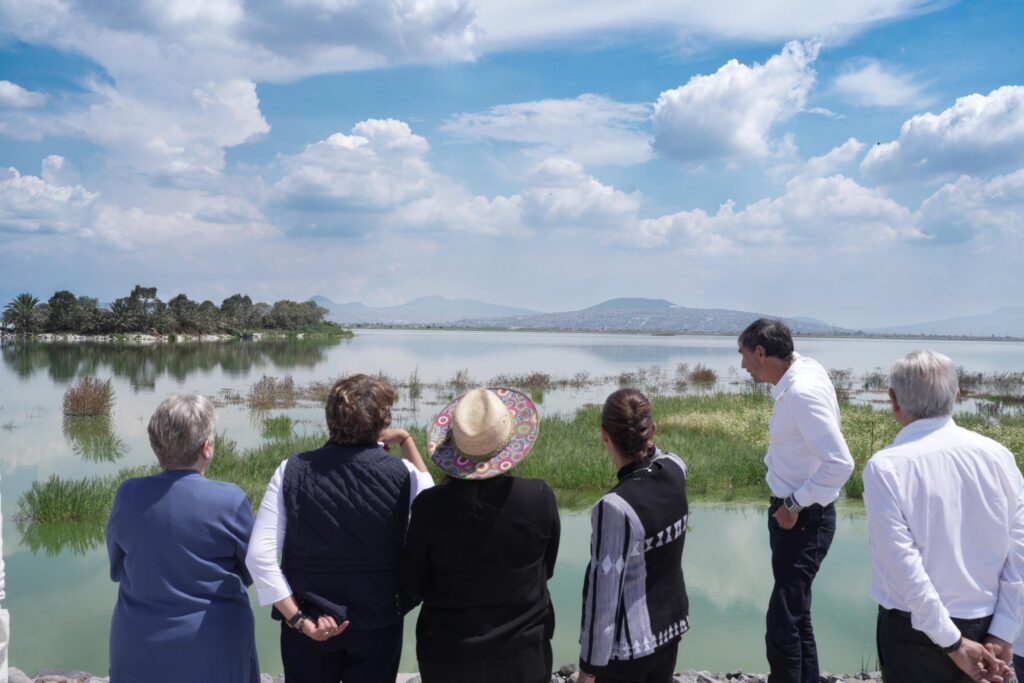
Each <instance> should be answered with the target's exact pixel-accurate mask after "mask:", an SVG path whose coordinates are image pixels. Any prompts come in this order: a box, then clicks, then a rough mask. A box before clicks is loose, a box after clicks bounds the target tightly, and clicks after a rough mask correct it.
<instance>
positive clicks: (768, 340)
mask: <svg viewBox="0 0 1024 683" xmlns="http://www.w3.org/2000/svg"><path fill="white" fill-rule="evenodd" d="M740 344H741V345H742V346H743V348H745V349H746V350H747V351H753V350H754V349H756V348H757V347H758V346H760V347H763V348H764V354H765V355H766V356H772V357H774V358H781V359H782V360H793V333H792V332H790V331H789V327H787V326H786V323H784V322H782V321H781V320H772V319H771V318H758V319H757V320H755V321H754V322H752V323H750V324H749V325H747V329H745V330H743V332H741V333H740Z"/></svg>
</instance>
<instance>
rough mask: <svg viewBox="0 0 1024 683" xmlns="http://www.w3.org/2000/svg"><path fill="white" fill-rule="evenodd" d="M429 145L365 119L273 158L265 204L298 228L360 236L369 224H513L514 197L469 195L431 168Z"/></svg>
mask: <svg viewBox="0 0 1024 683" xmlns="http://www.w3.org/2000/svg"><path fill="white" fill-rule="evenodd" d="M429 151H430V145H429V144H428V143H427V141H426V139H425V138H423V137H422V136H419V135H416V134H415V133H413V132H412V129H411V128H409V125H408V124H407V123H405V122H404V121H398V120H395V119H386V120H379V119H369V120H366V121H361V122H360V123H357V124H356V125H355V126H354V127H353V128H352V134H351V135H345V134H343V133H335V134H333V135H331V136H330V137H328V138H327V139H326V140H321V141H320V142H317V143H314V144H312V145H309V146H307V147H306V149H304V150H303V151H302V152H300V153H299V154H295V155H291V156H285V157H282V158H281V159H280V166H281V167H282V168H283V170H284V173H283V175H282V176H281V178H280V179H279V180H278V181H277V182H276V183H275V184H274V186H273V188H272V190H271V196H272V201H273V202H274V203H275V204H276V205H278V206H280V207H283V208H285V209H287V210H289V211H291V212H293V214H295V216H297V218H296V217H293V218H292V219H290V222H291V223H292V224H293V225H294V227H295V229H296V230H298V231H306V232H314V233H325V234H341V235H345V234H348V235H360V234H364V233H366V232H367V231H369V230H371V229H374V228H394V229H399V230H402V229H410V228H414V229H427V230H431V229H433V230H437V229H440V230H461V231H468V232H478V233H485V234H498V233H509V232H516V231H517V230H518V229H519V217H518V216H519V200H518V198H514V197H513V198H505V197H497V198H495V199H493V200H491V199H487V198H485V197H479V196H473V195H471V194H470V193H469V192H467V191H466V190H465V188H463V187H462V186H461V185H459V184H458V183H456V182H454V181H452V180H451V179H449V178H447V177H446V176H444V175H442V174H439V173H437V172H435V171H434V169H433V168H432V167H431V165H430V162H429V161H427V158H426V156H427V153H428V152H429Z"/></svg>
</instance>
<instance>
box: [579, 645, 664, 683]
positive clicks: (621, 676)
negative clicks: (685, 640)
mask: <svg viewBox="0 0 1024 683" xmlns="http://www.w3.org/2000/svg"><path fill="white" fill-rule="evenodd" d="M678 651H679V639H678V638H676V639H675V640H674V641H672V642H671V643H669V644H668V645H663V646H661V647H660V648H659V649H657V650H655V651H654V654H650V655H647V656H646V657H641V658H640V659H628V660H624V661H619V660H617V659H613V660H611V661H610V662H608V666H606V667H605V669H604V673H601V674H599V675H598V676H597V678H596V683H671V681H672V673H673V672H674V671H675V668H676V653H677V652H678Z"/></svg>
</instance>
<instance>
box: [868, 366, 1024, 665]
mask: <svg viewBox="0 0 1024 683" xmlns="http://www.w3.org/2000/svg"><path fill="white" fill-rule="evenodd" d="M889 386H890V388H889V401H890V403H891V407H892V414H893V417H895V419H896V421H897V422H898V423H899V424H900V426H901V427H902V429H901V430H900V432H899V434H897V435H896V439H895V440H894V441H893V443H892V444H891V445H890V446H889V447H888V448H885V449H883V450H881V451H879V452H878V453H875V454H874V455H873V456H872V457H871V459H870V460H869V461H868V463H867V465H866V466H865V467H864V506H865V507H866V508H867V513H868V533H869V535H870V539H871V577H872V580H871V597H873V598H874V599H875V601H876V602H877V603H878V605H879V609H878V629H877V640H878V663H879V666H880V667H881V669H882V677H883V679H884V680H885V681H886V682H887V683H917V682H918V681H920V682H921V683H924V682H925V681H927V682H928V683H954V682H959V681H971V680H975V681H978V680H983V681H1001V680H1007V679H1009V678H1012V677H1013V671H1012V669H1011V668H1010V666H1009V662H1010V661H1011V659H1012V657H1011V656H1012V654H1013V649H1012V647H1011V645H1010V644H1011V643H1013V641H1014V640H1015V639H1016V638H1017V634H1018V633H1019V632H1020V630H1021V624H1022V623H1024V477H1021V473H1020V470H1019V469H1018V468H1017V463H1016V461H1015V460H1014V457H1013V454H1012V453H1010V451H1008V450H1007V449H1006V448H1004V447H1003V446H1001V445H1000V444H998V443H996V442H995V441H993V440H992V439H989V438H987V437H984V436H981V435H980V434H976V433H974V432H972V431H969V430H967V429H964V428H962V427H959V426H957V424H956V423H955V422H954V421H953V417H952V416H953V407H954V405H955V404H956V399H957V397H958V396H959V393H960V390H959V383H958V379H957V371H956V368H955V367H953V363H952V361H950V359H949V358H947V357H946V356H944V355H942V354H941V353H935V352H933V351H915V352H913V353H911V354H908V355H906V356H904V357H903V358H901V359H900V360H898V361H896V363H895V364H894V365H893V367H892V371H891V373H890V380H889Z"/></svg>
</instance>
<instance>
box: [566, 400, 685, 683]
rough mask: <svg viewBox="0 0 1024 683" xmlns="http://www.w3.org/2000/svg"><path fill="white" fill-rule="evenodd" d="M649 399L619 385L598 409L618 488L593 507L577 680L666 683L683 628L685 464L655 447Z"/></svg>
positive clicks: (602, 437)
mask: <svg viewBox="0 0 1024 683" xmlns="http://www.w3.org/2000/svg"><path fill="white" fill-rule="evenodd" d="M655 431H657V425H655V423H654V418H653V416H652V414H651V403H650V401H648V400H647V397H646V396H644V395H643V394H642V393H641V392H639V391H637V390H636V389H620V390H618V391H616V392H615V393H613V394H612V395H611V396H609V397H608V399H607V400H606V401H605V403H604V408H603V409H602V411H601V440H602V442H603V443H604V446H605V449H606V450H607V451H608V454H609V455H610V456H611V459H612V462H613V464H614V465H615V468H616V469H617V470H618V479H619V481H618V483H617V484H616V485H615V486H614V487H613V488H612V490H611V491H609V492H608V493H606V494H605V495H604V496H603V497H602V498H601V500H599V501H598V502H597V504H596V505H595V506H594V510H593V513H592V515H591V525H592V530H591V540H590V551H591V557H590V564H589V566H588V567H587V574H586V577H585V579H584V584H583V624H582V630H581V633H580V678H579V683H594V682H595V681H596V683H669V681H671V680H672V672H673V671H674V669H675V663H676V650H677V649H678V646H679V638H680V636H682V634H683V633H685V632H686V631H687V629H688V628H689V601H688V600H687V597H686V584H685V583H684V581H683V567H682V556H683V541H684V538H685V534H686V520H687V512H688V508H687V502H686V465H685V464H684V463H683V461H682V460H681V459H680V458H679V456H677V455H674V454H672V453H664V452H662V451H661V450H660V449H658V447H657V446H655V445H654V433H655Z"/></svg>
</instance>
